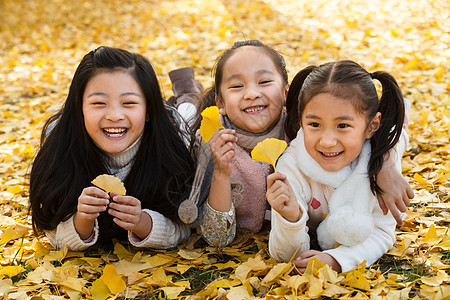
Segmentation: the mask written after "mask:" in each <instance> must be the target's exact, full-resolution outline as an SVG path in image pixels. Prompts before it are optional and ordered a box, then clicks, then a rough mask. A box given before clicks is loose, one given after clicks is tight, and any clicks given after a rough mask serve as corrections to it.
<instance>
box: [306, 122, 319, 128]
mask: <svg viewBox="0 0 450 300" xmlns="http://www.w3.org/2000/svg"><path fill="white" fill-rule="evenodd" d="M309 126H312V127H320V124H319V123H316V122H311V123H309Z"/></svg>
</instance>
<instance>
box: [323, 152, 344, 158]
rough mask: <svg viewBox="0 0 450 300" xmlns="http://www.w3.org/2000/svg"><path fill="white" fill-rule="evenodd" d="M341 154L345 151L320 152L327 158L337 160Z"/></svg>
mask: <svg viewBox="0 0 450 300" xmlns="http://www.w3.org/2000/svg"><path fill="white" fill-rule="evenodd" d="M319 152H320V151H319ZM341 153H343V151H341V152H320V154H321V155H322V156H323V157H325V158H335V157H338V156H339V155H340V154H341Z"/></svg>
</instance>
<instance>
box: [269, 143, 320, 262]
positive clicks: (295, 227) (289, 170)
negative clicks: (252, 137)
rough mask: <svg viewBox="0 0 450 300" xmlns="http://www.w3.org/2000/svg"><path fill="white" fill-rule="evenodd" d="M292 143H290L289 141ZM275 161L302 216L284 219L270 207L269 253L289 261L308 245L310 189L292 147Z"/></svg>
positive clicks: (277, 258) (306, 248)
mask: <svg viewBox="0 0 450 300" xmlns="http://www.w3.org/2000/svg"><path fill="white" fill-rule="evenodd" d="M291 145H292V143H291ZM290 147H291V149H289V148H288V151H287V152H285V153H284V154H283V155H282V156H281V157H280V159H279V160H278V162H277V166H276V167H277V171H278V172H280V173H281V174H284V175H286V177H287V180H288V181H289V183H290V185H291V187H292V189H293V190H294V193H295V197H296V199H297V202H298V203H299V205H300V211H301V213H302V216H301V218H300V220H298V221H297V222H296V223H292V222H289V221H287V220H286V219H284V218H283V217H282V216H281V215H280V214H279V213H277V212H276V211H275V210H274V209H272V227H271V230H270V236H269V253H270V255H271V256H272V257H273V258H275V259H276V260H277V261H279V262H287V261H289V260H290V259H291V258H292V256H293V255H294V254H295V252H296V251H297V249H298V252H297V255H298V254H299V253H300V252H301V251H304V250H308V249H309V247H310V243H309V242H310V239H309V235H308V226H306V222H307V221H308V205H307V202H306V199H309V197H310V195H311V190H310V188H309V185H308V184H307V182H306V180H305V179H304V177H303V175H302V174H301V173H300V171H299V169H298V166H297V164H296V163H295V162H296V157H295V152H294V151H293V150H294V148H295V147H294V148H292V146H290Z"/></svg>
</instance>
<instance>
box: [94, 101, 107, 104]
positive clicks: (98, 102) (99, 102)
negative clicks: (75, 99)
mask: <svg viewBox="0 0 450 300" xmlns="http://www.w3.org/2000/svg"><path fill="white" fill-rule="evenodd" d="M92 104H93V105H105V102H101V101H95V102H92Z"/></svg>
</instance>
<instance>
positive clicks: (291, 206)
mask: <svg viewBox="0 0 450 300" xmlns="http://www.w3.org/2000/svg"><path fill="white" fill-rule="evenodd" d="M266 197H267V201H268V202H269V204H270V206H272V208H273V209H274V210H275V211H276V212H278V213H279V214H280V215H281V216H283V218H285V219H286V220H288V221H289V222H292V223H295V222H297V221H298V220H300V218H301V216H302V213H301V211H300V206H299V204H298V202H297V199H296V198H295V195H294V191H293V190H292V188H291V185H290V184H289V181H288V180H287V178H286V176H285V175H283V174H281V173H278V172H275V173H272V174H270V175H269V176H267V193H266Z"/></svg>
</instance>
